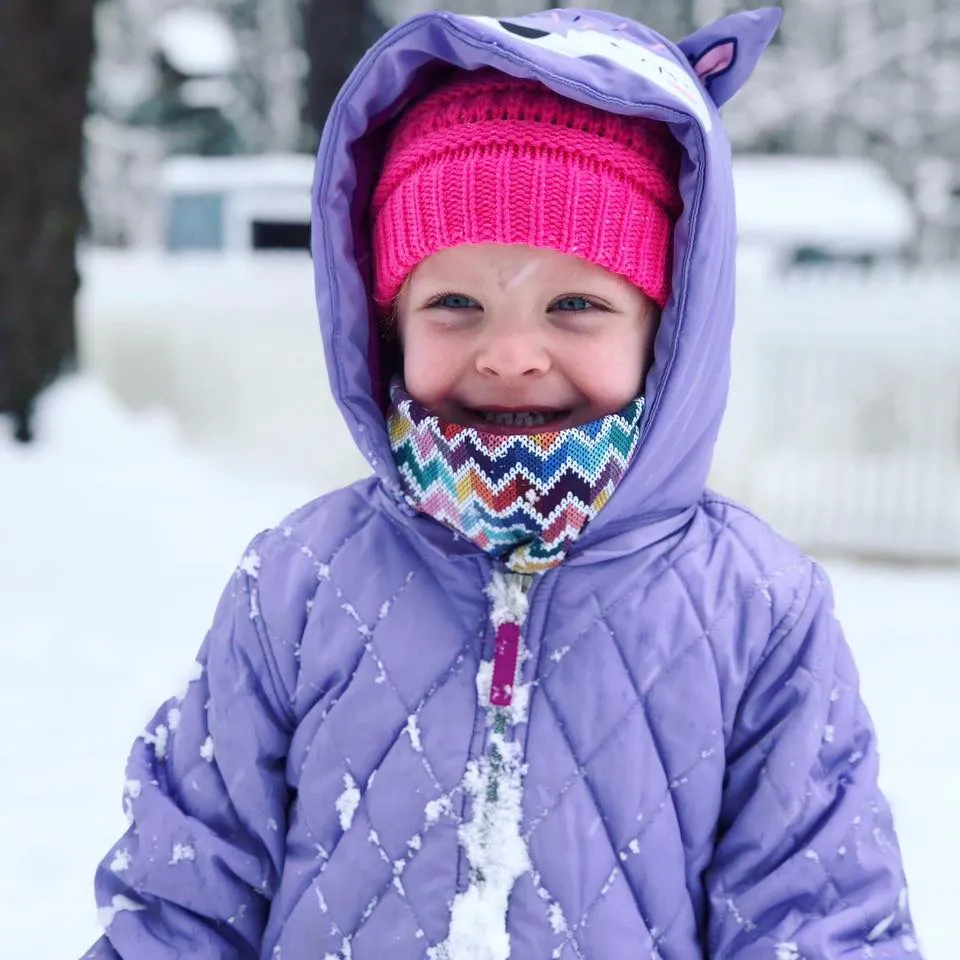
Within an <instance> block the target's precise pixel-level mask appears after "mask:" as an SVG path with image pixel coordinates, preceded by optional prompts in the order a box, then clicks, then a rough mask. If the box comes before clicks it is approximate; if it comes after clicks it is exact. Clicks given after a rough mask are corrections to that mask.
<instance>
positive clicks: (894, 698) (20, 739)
mask: <svg viewBox="0 0 960 960" xmlns="http://www.w3.org/2000/svg"><path fill="white" fill-rule="evenodd" d="M318 348H319V345H318ZM40 414H41V415H40V423H39V427H40V432H41V434H42V435H43V437H44V440H43V442H42V443H41V444H39V445H37V446H36V447H35V448H32V449H29V450H24V449H19V448H15V447H14V446H13V445H12V444H11V443H10V442H9V441H7V440H6V437H5V435H2V436H0V535H2V539H0V543H2V545H3V550H2V551H0V599H2V607H0V609H2V619H0V625H2V627H0V734H2V735H0V828H2V833H0V837H2V847H0V850H2V858H3V868H4V869H3V870H2V871H0V904H2V905H3V906H2V918H3V921H2V926H0V945H2V946H0V954H2V956H3V958H4V960H28V958H29V960H63V958H69V957H76V956H79V955H80V954H81V953H82V952H83V950H84V949H85V948H86V946H88V945H89V943H90V942H91V941H92V940H94V939H95V938H96V936H97V935H98V928H97V925H96V919H95V910H94V904H93V894H92V884H91V881H92V874H93V870H94V867H95V865H96V863H97V861H98V860H99V858H100V857H101V856H102V855H103V853H104V852H105V851H106V849H107V848H108V846H109V845H110V844H111V843H112V841H113V840H114V839H115V837H116V836H117V835H118V834H119V833H120V832H121V831H122V830H123V829H124V825H125V821H124V818H123V815H122V813H121V809H120V791H121V785H122V781H123V763H124V759H125V756H126V753H127V750H128V748H129V745H130V742H131V741H132V739H133V737H135V736H136V734H137V733H138V732H139V730H140V729H141V728H142V725H143V724H144V723H145V722H146V721H147V719H148V718H149V716H150V714H151V713H152V710H153V708H154V707H155V706H156V705H157V704H158V703H159V702H160V701H161V700H163V699H165V698H166V697H167V696H168V695H170V693H172V692H174V691H176V690H177V689H178V688H180V687H181V686H182V680H183V679H184V677H185V675H186V673H187V670H188V668H189V666H190V665H191V663H192V661H193V657H194V655H195V653H196V650H197V648H198V647H199V645H200V642H201V640H202V637H203V633H204V630H205V628H206V625H207V622H208V619H209V617H210V616H211V614H212V611H213V605H214V603H215V601H216V599H217V597H218V595H219V592H220V590H221V588H222V586H223V584H224V583H225V582H226V579H227V578H228V576H229V575H230V573H231V571H232V569H233V566H234V564H235V563H236V561H237V559H238V558H239V556H240V555H241V552H242V550H243V548H244V546H245V545H246V543H247V541H248V540H249V539H250V537H251V536H252V535H253V534H254V533H255V532H257V531H258V530H259V529H261V528H263V527H265V526H268V525H270V524H272V523H274V522H275V521H276V520H278V519H279V518H280V517H281V516H282V515H283V514H284V513H286V512H287V511H288V510H290V509H292V508H293V507H295V506H297V505H299V504H300V503H301V502H303V501H304V500H306V499H309V498H310V497H311V496H314V495H316V494H317V493H319V492H322V491H320V490H312V489H307V488H305V487H304V485H303V484H297V483H293V482H291V483H289V484H286V485H284V484H282V483H280V482H278V481H276V480H275V479H274V480H269V481H268V480H266V479H259V478H257V477H256V476H255V475H253V474H252V473H240V474H238V473H237V472H236V471H229V470H227V468H226V467H225V466H223V465H221V464H219V463H213V462H210V461H207V460H205V459H204V457H203V456H201V455H200V454H198V453H197V452H195V451H193V450H188V449H186V448H185V447H184V445H183V444H182V442H181V440H180V438H179V437H178V435H177V432H176V430H175V429H174V428H173V427H172V425H171V424H170V423H169V422H168V421H167V420H166V419H165V418H163V417H159V416H150V417H145V416H140V417H136V418H134V417H131V416H129V415H127V414H125V413H123V412H122V411H120V410H119V409H118V408H117V407H116V405H115V404H114V403H113V402H112V400H111V399H110V398H109V397H108V396H107V395H106V393H105V392H104V391H103V390H102V389H101V388H100V387H99V386H98V385H97V384H96V383H94V382H92V381H89V380H75V381H72V382H67V383H63V384H61V385H59V386H58V387H57V388H56V389H55V390H53V391H52V392H51V393H50V394H49V395H48V396H47V398H46V400H45V402H44V404H43V406H42V408H41V412H40ZM0 426H2V424H0ZM2 433H3V431H0V434H2ZM827 566H828V569H829V571H830V573H831V574H832V576H833V580H834V584H835V587H836V593H837V604H838V608H839V611H840V614H841V617H842V619H843V621H844V623H845V625H846V627H847V632H848V635H849V637H850V639H851V641H852V643H853V646H854V648H855V651H856V654H857V657H858V661H859V664H860V668H861V672H862V676H863V684H864V688H865V691H866V696H867V699H868V702H869V703H870V705H871V707H872V710H873V713H874V716H875V719H876V721H877V725H878V727H879V731H880V738H881V747H882V751H883V754H884V770H883V779H884V785H885V787H886V789H887V792H888V794H889V796H890V798H891V800H892V803H893V806H894V810H895V813H896V815H897V822H898V826H899V831H900V834H901V840H902V844H903V847H904V853H905V858H906V864H907V871H908V875H909V879H910V883H911V890H912V896H913V903H914V912H915V915H916V920H917V925H918V927H919V933H920V937H921V945H922V947H923V948H924V955H925V957H926V958H927V960H953V957H954V956H955V955H954V954H953V952H952V951H953V949H955V941H956V936H955V934H954V926H955V920H954V916H955V910H956V905H957V902H958V900H960V879H958V873H960V759H958V758H960V697H958V696H957V694H956V690H955V688H956V681H957V676H958V675H960V570H956V569H954V570H948V569H939V570H938V569H922V568H890V567H873V566H869V565H863V564H854V563H850V562H839V561H828V562H827Z"/></svg>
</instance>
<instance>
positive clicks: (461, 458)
mask: <svg viewBox="0 0 960 960" xmlns="http://www.w3.org/2000/svg"><path fill="white" fill-rule="evenodd" d="M390 397H391V401H392V402H391V406H390V410H389V412H388V414H387V427H388V430H389V434H390V447H391V449H392V451H393V458H394V461H395V462H396V465H397V469H398V471H399V473H400V477H401V480H402V483H403V489H404V496H405V499H406V501H407V502H408V503H409V504H410V505H411V506H412V507H414V508H415V509H416V510H419V511H420V512H422V513H425V514H428V515H429V516H431V517H433V518H434V519H435V520H439V521H440V522H441V523H444V524H446V525H447V526H448V527H450V528H452V529H453V530H455V531H457V532H458V533H460V534H462V535H463V536H465V537H467V538H468V539H469V540H472V541H473V542H474V543H475V544H476V545H477V546H478V547H480V548H481V549H482V550H484V551H485V552H486V553H489V554H491V555H492V556H496V557H499V558H501V559H503V560H504V562H505V564H506V567H507V569H508V570H510V571H512V572H514V573H528V574H533V573H541V572H543V571H544V570H548V569H550V568H551V567H555V566H556V565H557V564H559V563H561V562H562V561H563V559H564V557H565V556H566V555H567V552H568V551H569V550H570V548H571V546H573V544H574V542H575V541H576V539H577V537H578V536H579V535H580V532H581V531H582V530H583V528H584V527H585V526H586V525H587V523H588V522H589V521H590V520H592V519H593V518H594V517H595V516H596V515H597V513H599V511H600V509H601V508H602V507H603V505H604V504H605V503H606V502H607V501H608V500H609V499H610V496H611V494H612V493H613V491H614V490H615V489H616V487H617V484H618V483H619V482H620V480H621V478H622V477H623V475H624V473H626V470H627V467H628V465H629V464H630V461H631V460H632V458H633V454H634V452H635V450H636V448H637V442H638V440H639V437H640V420H641V416H642V414H643V408H644V401H643V397H638V398H637V399H636V400H632V401H631V402H630V403H628V404H627V405H626V406H625V407H624V408H623V409H622V410H620V411H619V412H618V413H611V414H608V415H606V416H604V417H600V418H599V419H598V420H592V421H591V422H589V423H584V424H581V425H580V426H577V427H568V428H566V429H564V430H548V431H545V432H543V433H524V434H503V433H494V432H487V431H484V430H478V429H476V428H474V427H465V426H462V425H461V424H457V423H448V422H446V421H443V420H440V419H439V418H438V417H437V416H435V415H434V414H431V413H430V412H429V411H428V410H426V409H425V408H424V407H423V406H421V405H420V404H419V403H417V401H416V400H414V399H413V398H412V397H411V396H410V395H409V394H408V393H407V392H406V390H405V389H404V388H403V385H402V384H401V383H400V382H399V381H394V383H393V384H392V386H391V390H390Z"/></svg>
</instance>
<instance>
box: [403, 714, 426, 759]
mask: <svg viewBox="0 0 960 960" xmlns="http://www.w3.org/2000/svg"><path fill="white" fill-rule="evenodd" d="M406 730H407V736H408V737H410V743H411V745H412V746H413V749H414V750H416V751H417V753H423V744H422V743H421V741H420V728H419V727H418V726H417V717H416V715H415V714H410V716H409V717H407V727H406Z"/></svg>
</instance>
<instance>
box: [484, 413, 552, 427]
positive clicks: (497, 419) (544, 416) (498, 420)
mask: <svg viewBox="0 0 960 960" xmlns="http://www.w3.org/2000/svg"><path fill="white" fill-rule="evenodd" d="M472 412H473V414H474V415H475V416H476V417H477V418H478V419H479V420H480V421H482V422H483V423H485V424H487V425H489V426H491V427H514V428H520V429H531V428H538V427H549V426H551V425H552V424H554V423H557V422H559V421H560V420H562V419H563V418H564V417H566V416H567V415H568V414H569V413H570V411H569V410H474V411H472Z"/></svg>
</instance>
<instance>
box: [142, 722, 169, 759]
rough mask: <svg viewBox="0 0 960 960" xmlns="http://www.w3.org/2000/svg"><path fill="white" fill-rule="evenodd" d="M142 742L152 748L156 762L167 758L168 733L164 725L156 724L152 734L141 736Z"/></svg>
mask: <svg viewBox="0 0 960 960" xmlns="http://www.w3.org/2000/svg"><path fill="white" fill-rule="evenodd" d="M142 736H143V742H144V743H148V744H150V746H152V747H153V752H154V753H155V754H156V757H157V759H158V760H163V759H165V758H166V756H167V742H168V740H169V737H170V731H169V730H168V729H167V726H166V724H163V723H158V724H157V726H156V729H155V730H154V731H153V733H150V732H149V731H147V732H144V733H143V734H142Z"/></svg>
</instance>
